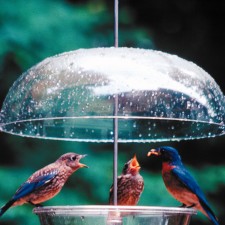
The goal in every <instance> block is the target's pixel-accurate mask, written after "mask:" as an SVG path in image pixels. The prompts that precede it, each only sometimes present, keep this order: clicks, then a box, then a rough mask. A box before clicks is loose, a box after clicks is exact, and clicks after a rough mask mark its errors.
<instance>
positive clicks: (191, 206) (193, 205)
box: [186, 203, 195, 208]
mask: <svg viewBox="0 0 225 225" xmlns="http://www.w3.org/2000/svg"><path fill="white" fill-rule="evenodd" d="M193 207H195V204H194V203H193V204H192V205H189V206H186V208H193Z"/></svg>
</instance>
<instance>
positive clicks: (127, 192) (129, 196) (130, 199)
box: [109, 155, 144, 205]
mask: <svg viewBox="0 0 225 225" xmlns="http://www.w3.org/2000/svg"><path fill="white" fill-rule="evenodd" d="M140 168H141V167H140V165H139V163H138V161H137V157H136V155H134V157H133V158H132V159H131V160H129V161H128V162H127V163H125V165H124V167H123V171H122V174H121V175H120V176H118V178H117V205H137V203H138V201H139V198H140V196H141V193H142V191H143V189H144V180H143V178H142V176H141V175H140V174H139V171H140ZM113 192H114V188H113V185H112V186H111V188H110V195H109V204H110V205H112V204H113Z"/></svg>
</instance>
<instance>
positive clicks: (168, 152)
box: [147, 146, 181, 162]
mask: <svg viewBox="0 0 225 225" xmlns="http://www.w3.org/2000/svg"><path fill="white" fill-rule="evenodd" d="M151 155H156V156H160V157H161V158H162V161H163V162H180V161H181V158H180V155H179V154H178V151H177V150H176V149H175V148H173V147H170V146H162V147H159V148H156V149H151V150H150V151H149V152H148V154H147V156H151Z"/></svg>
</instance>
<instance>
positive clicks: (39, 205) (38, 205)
mask: <svg viewBox="0 0 225 225" xmlns="http://www.w3.org/2000/svg"><path fill="white" fill-rule="evenodd" d="M29 203H30V204H31V205H33V206H35V207H43V205H41V204H34V203H33V202H29Z"/></svg>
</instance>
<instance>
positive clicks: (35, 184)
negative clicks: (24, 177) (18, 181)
mask: <svg viewBox="0 0 225 225" xmlns="http://www.w3.org/2000/svg"><path fill="white" fill-rule="evenodd" d="M56 175H57V173H56V172H53V173H49V174H46V175H42V176H38V177H37V178H35V179H34V180H32V181H31V182H25V183H23V184H22V185H21V186H20V188H19V189H18V190H17V191H16V193H15V195H14V196H13V200H17V199H20V198H22V197H24V196H26V195H28V194H30V193H32V192H33V191H34V190H37V189H38V188H40V187H42V186H44V185H45V184H47V183H49V182H51V180H52V179H53V178H54V177H55V176H56Z"/></svg>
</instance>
